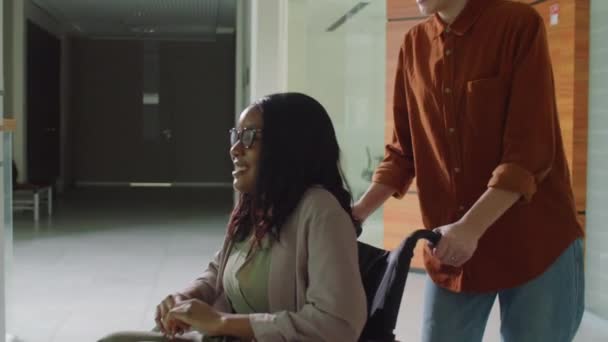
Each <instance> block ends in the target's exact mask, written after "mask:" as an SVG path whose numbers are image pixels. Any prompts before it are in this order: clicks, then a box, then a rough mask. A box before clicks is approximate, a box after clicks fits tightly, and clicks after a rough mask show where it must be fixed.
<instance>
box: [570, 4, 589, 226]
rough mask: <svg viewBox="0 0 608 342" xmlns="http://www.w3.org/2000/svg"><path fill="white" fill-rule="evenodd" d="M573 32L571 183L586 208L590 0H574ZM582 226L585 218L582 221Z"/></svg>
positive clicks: (582, 208)
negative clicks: (574, 23)
mask: <svg viewBox="0 0 608 342" xmlns="http://www.w3.org/2000/svg"><path fill="white" fill-rule="evenodd" d="M574 10H575V22H576V25H575V29H574V30H575V33H574V34H575V35H574V124H573V133H574V137H573V156H572V164H571V165H570V167H571V169H572V186H573V188H574V198H575V200H576V209H577V210H578V211H579V212H582V213H584V212H585V211H586V210H587V142H588V141H589V138H588V134H587V129H588V122H589V34H590V21H589V19H590V16H591V13H590V10H591V8H590V1H589V0H577V1H576V5H575V9H574ZM583 226H584V221H583Z"/></svg>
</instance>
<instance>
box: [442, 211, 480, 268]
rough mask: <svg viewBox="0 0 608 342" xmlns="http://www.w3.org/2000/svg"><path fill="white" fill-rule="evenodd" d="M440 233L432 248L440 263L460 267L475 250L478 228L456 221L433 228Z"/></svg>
mask: <svg viewBox="0 0 608 342" xmlns="http://www.w3.org/2000/svg"><path fill="white" fill-rule="evenodd" d="M435 231H436V232H438V233H440V234H441V235H442V238H441V240H440V241H439V244H437V246H435V248H434V249H433V254H434V255H435V257H437V258H438V259H439V261H441V263H442V264H445V265H450V266H455V267H460V266H462V265H463V264H464V263H465V262H467V261H469V259H471V257H472V256H473V254H474V253H475V251H476V250H477V243H478V241H479V238H480V237H481V236H480V235H479V231H480V230H479V229H477V228H476V227H473V226H470V225H468V224H466V223H464V222H456V223H452V224H448V225H445V226H441V227H439V228H436V229H435Z"/></svg>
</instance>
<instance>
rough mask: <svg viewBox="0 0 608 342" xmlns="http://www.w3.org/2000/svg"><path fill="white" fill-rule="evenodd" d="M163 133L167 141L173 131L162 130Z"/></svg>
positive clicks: (171, 136)
mask: <svg viewBox="0 0 608 342" xmlns="http://www.w3.org/2000/svg"><path fill="white" fill-rule="evenodd" d="M163 135H164V136H165V139H166V140H167V141H169V140H171V139H172V138H173V132H172V131H171V130H170V129H165V130H163Z"/></svg>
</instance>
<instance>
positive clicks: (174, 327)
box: [154, 294, 190, 336]
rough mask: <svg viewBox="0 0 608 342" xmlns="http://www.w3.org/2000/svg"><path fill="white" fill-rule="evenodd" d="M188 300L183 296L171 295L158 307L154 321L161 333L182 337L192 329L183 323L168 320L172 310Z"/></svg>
mask: <svg viewBox="0 0 608 342" xmlns="http://www.w3.org/2000/svg"><path fill="white" fill-rule="evenodd" d="M188 299H189V298H188V297H186V296H185V295H182V294H171V295H168V296H167V297H166V298H165V299H164V300H163V301H162V302H161V303H160V304H158V305H157V306H156V315H155V317H154V321H155V322H156V326H157V327H158V328H159V329H160V332H162V333H163V334H165V335H170V336H174V335H175V334H179V335H181V334H183V333H184V332H185V331H186V330H188V329H190V326H189V325H187V324H185V323H183V322H181V321H175V320H170V319H167V315H168V314H169V311H171V309H173V308H174V307H175V306H177V305H179V304H181V303H183V302H184V301H186V300H188Z"/></svg>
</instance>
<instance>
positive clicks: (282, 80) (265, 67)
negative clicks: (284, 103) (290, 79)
mask: <svg viewBox="0 0 608 342" xmlns="http://www.w3.org/2000/svg"><path fill="white" fill-rule="evenodd" d="M287 13H288V1H285V0H251V8H250V15H251V17H250V18H251V20H250V24H251V26H250V28H251V30H250V37H251V39H250V48H251V50H250V52H251V55H250V56H251V59H250V66H251V69H250V94H251V100H252V101H253V100H256V99H258V98H260V97H262V96H264V95H269V94H272V93H276V92H284V91H286V90H287V49H288V44H287V19H288V18H287Z"/></svg>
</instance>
